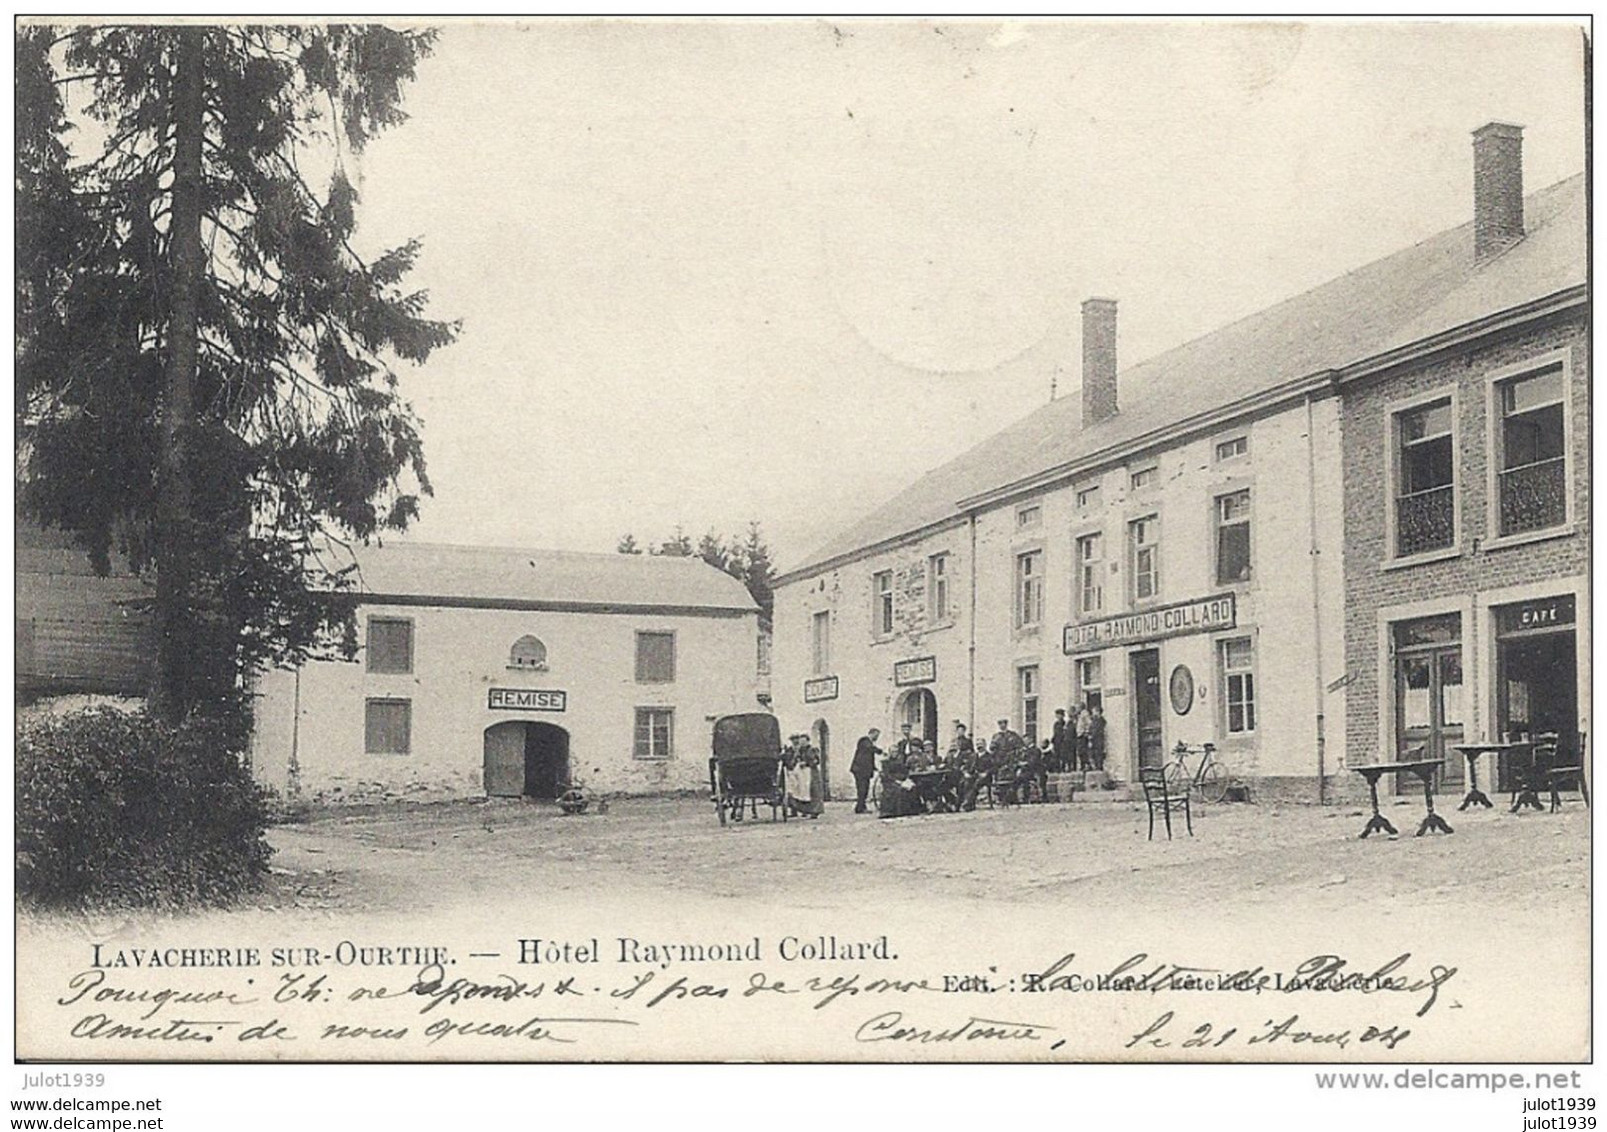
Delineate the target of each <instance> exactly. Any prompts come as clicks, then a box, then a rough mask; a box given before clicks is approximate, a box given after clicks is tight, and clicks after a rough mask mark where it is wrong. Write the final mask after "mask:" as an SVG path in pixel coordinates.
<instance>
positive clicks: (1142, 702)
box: [1128, 649, 1166, 768]
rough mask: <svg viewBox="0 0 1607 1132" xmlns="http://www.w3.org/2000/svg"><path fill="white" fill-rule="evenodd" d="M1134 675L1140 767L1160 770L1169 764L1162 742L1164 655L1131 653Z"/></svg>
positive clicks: (1152, 651)
mask: <svg viewBox="0 0 1607 1132" xmlns="http://www.w3.org/2000/svg"><path fill="white" fill-rule="evenodd" d="M1128 663H1129V664H1130V665H1131V666H1132V674H1133V738H1134V749H1135V750H1137V751H1138V765H1139V767H1140V768H1143V767H1158V766H1161V765H1163V764H1164V763H1165V762H1166V751H1165V748H1164V745H1163V742H1162V739H1161V654H1160V652H1159V650H1157V649H1142V650H1140V651H1139V652H1135V653H1133V654H1131V656H1130V657H1129V658H1128Z"/></svg>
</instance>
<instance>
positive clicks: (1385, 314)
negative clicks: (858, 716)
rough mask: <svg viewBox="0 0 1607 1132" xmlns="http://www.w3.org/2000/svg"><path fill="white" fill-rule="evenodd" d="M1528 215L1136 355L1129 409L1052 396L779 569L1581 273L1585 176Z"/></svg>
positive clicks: (862, 545) (1515, 302)
mask: <svg viewBox="0 0 1607 1132" xmlns="http://www.w3.org/2000/svg"><path fill="white" fill-rule="evenodd" d="M1524 218H1525V227H1526V234H1525V238H1524V239H1523V240H1522V241H1521V242H1520V243H1518V244H1516V245H1514V246H1513V247H1512V248H1509V249H1508V250H1506V251H1505V252H1503V253H1502V254H1500V255H1499V256H1497V257H1495V258H1493V259H1491V260H1488V261H1487V262H1485V263H1484V264H1483V265H1481V266H1475V264H1474V262H1473V224H1472V222H1471V221H1469V222H1468V223H1466V224H1463V225H1461V226H1459V227H1456V228H1452V229H1450V230H1448V231H1445V232H1441V233H1440V234H1438V235H1436V236H1433V237H1430V238H1429V239H1427V240H1424V241H1422V242H1421V243H1418V244H1414V245H1412V246H1411V247H1408V248H1405V249H1403V250H1401V251H1398V252H1395V253H1394V254H1392V255H1389V256H1386V257H1384V258H1383V259H1380V260H1375V261H1374V262H1372V263H1370V264H1367V265H1366V266H1364V267H1360V268H1357V269H1356V270H1354V271H1351V272H1348V273H1346V274H1344V275H1341V276H1339V277H1338V278H1337V279H1333V280H1330V281H1329V282H1327V283H1324V284H1322V285H1320V286H1318V287H1315V288H1313V289H1311V290H1309V291H1306V292H1305V293H1303V294H1300V295H1297V296H1295V297H1294V298H1291V299H1286V300H1285V301H1283V302H1281V303H1278V304H1276V305H1274V306H1271V307H1268V308H1266V309H1265V310H1262V311H1259V312H1257V313H1256V314H1252V315H1249V316H1248V317H1246V318H1242V319H1240V320H1239V321H1237V322H1233V323H1230V324H1228V325H1227V326H1224V327H1222V328H1221V329H1220V330H1216V331H1213V332H1211V333H1210V334H1207V335H1205V336H1203V337H1201V338H1196V339H1195V340H1193V341H1192V342H1187V343H1184V344H1183V345H1181V346H1178V347H1176V348H1174V349H1172V350H1168V351H1166V352H1165V353H1163V354H1159V355H1157V356H1155V357H1153V358H1150V359H1148V360H1146V361H1143V362H1139V363H1138V364H1136V365H1133V366H1130V367H1128V368H1126V369H1124V370H1122V371H1121V373H1120V375H1119V377H1118V390H1119V395H1118V399H1119V403H1120V405H1121V411H1120V412H1118V413H1117V414H1116V415H1115V416H1114V417H1112V418H1110V419H1108V420H1105V421H1101V422H1099V423H1097V424H1095V425H1092V426H1091V427H1089V428H1087V429H1084V428H1082V427H1081V423H1082V421H1081V416H1082V412H1081V408H1082V407H1081V398H1080V397H1077V396H1072V397H1066V398H1062V399H1060V400H1057V401H1052V402H1050V403H1049V404H1047V405H1044V406H1043V407H1041V408H1039V409H1037V410H1035V411H1034V412H1033V413H1031V414H1030V415H1028V416H1027V417H1025V418H1023V419H1022V420H1020V421H1018V422H1016V423H1015V424H1013V425H1011V426H1010V427H1008V428H1006V429H1005V430H1003V431H1002V432H999V433H996V434H995V435H994V436H992V437H990V438H989V439H987V440H985V441H983V442H982V443H981V444H979V445H977V446H976V447H975V448H973V449H971V450H970V451H968V452H966V453H964V454H963V455H961V456H959V457H956V458H955V459H953V460H950V461H949V462H948V463H946V464H943V465H941V466H940V467H938V468H936V469H934V470H933V471H931V472H928V473H927V474H926V475H925V476H923V477H922V478H920V479H919V480H917V481H915V483H913V484H911V485H910V486H909V487H908V488H906V489H905V490H904V491H903V492H901V493H899V494H898V495H896V496H894V497H893V498H892V499H891V500H889V501H888V502H887V503H885V504H883V505H882V506H881V507H879V508H877V509H876V510H875V511H873V512H872V513H870V514H869V515H867V516H866V517H865V518H863V519H861V520H860V521H859V522H857V523H855V524H853V525H852V526H850V527H848V528H847V529H846V530H844V531H843V532H842V533H841V534H840V535H838V536H837V537H836V538H834V539H832V540H831V541H830V542H828V543H827V544H826V545H824V546H822V547H820V548H819V549H818V550H816V551H815V552H814V553H813V554H811V555H809V556H808V557H807V558H805V559H804V560H803V561H802V562H801V563H799V564H798V565H797V566H794V567H793V568H791V569H790V570H788V571H787V574H786V575H785V576H784V579H783V580H785V578H786V577H791V576H794V575H798V574H802V573H806V572H808V571H810V570H812V569H813V568H815V567H819V566H821V565H824V564H826V563H829V562H831V561H833V560H835V559H840V558H844V557H847V556H851V555H853V554H854V553H855V552H857V551H860V550H863V549H866V548H869V547H872V546H875V545H878V544H881V543H885V542H888V541H891V540H894V539H897V538H899V537H900V536H903V535H907V534H912V533H914V532H916V531H919V530H922V529H925V528H927V527H931V526H934V525H937V524H940V523H942V522H943V521H944V520H947V519H953V518H958V517H960V516H961V515H963V513H964V512H963V510H962V508H961V506H960V503H961V501H962V500H966V499H971V498H973V497H976V496H980V495H984V494H986V493H989V492H992V491H997V490H1000V489H1004V488H1007V487H1009V486H1010V485H1012V484H1016V483H1020V482H1022V481H1024V480H1028V479H1030V478H1032V477H1034V476H1037V475H1040V474H1042V473H1045V472H1048V471H1050V470H1051V469H1054V468H1058V467H1060V466H1062V465H1065V464H1070V463H1073V462H1077V461H1084V462H1086V461H1091V460H1097V458H1098V456H1099V454H1100V453H1102V452H1107V451H1114V450H1117V449H1120V448H1121V447H1122V446H1123V445H1126V444H1130V443H1132V442H1134V441H1137V440H1139V439H1140V438H1142V437H1144V436H1146V435H1148V434H1150V433H1154V432H1156V431H1157V430H1162V429H1165V428H1167V427H1168V426H1171V425H1176V424H1181V423H1182V422H1185V421H1188V420H1190V419H1191V418H1194V417H1197V416H1200V415H1201V414H1205V413H1210V412H1212V411H1213V410H1218V409H1221V408H1223V407H1225V406H1228V405H1232V404H1235V403H1237V402H1239V401H1242V400H1245V399H1247V398H1252V397H1254V396H1256V395H1257V394H1260V393H1266V392H1269V391H1272V390H1276V389H1279V388H1280V387H1283V386H1286V385H1290V384H1291V383H1295V382H1298V381H1299V380H1300V379H1302V378H1309V377H1316V376H1319V375H1322V374H1325V373H1328V372H1330V371H1336V370H1342V369H1344V368H1345V367H1347V366H1352V365H1355V364H1357V363H1360V362H1363V361H1366V360H1368V359H1371V358H1375V357H1378V356H1380V355H1382V354H1385V353H1388V352H1390V351H1391V350H1395V349H1399V348H1402V347H1405V346H1408V345H1410V344H1412V343H1414V342H1419V341H1422V340H1423V339H1426V338H1430V337H1432V336H1434V335H1436V334H1440V333H1443V332H1446V331H1450V330H1454V329H1456V328H1457V327H1459V326H1464V325H1466V324H1468V323H1470V322H1473V321H1476V320H1478V319H1480V318H1483V317H1485V316H1487V315H1491V314H1495V313H1498V312H1500V311H1504V310H1509V309H1512V308H1514V307H1518V306H1522V305H1523V304H1525V303H1529V302H1533V301H1535V300H1538V299H1542V298H1545V297H1547V296H1549V295H1554V294H1557V293H1558V292H1560V291H1565V290H1568V289H1569V288H1571V287H1575V286H1579V285H1581V284H1583V283H1584V282H1585V261H1586V255H1585V251H1586V249H1585V178H1584V174H1582V173H1581V174H1578V175H1576V176H1574V177H1570V178H1568V179H1567V180H1564V181H1560V182H1558V183H1557V184H1555V185H1551V186H1550V187H1548V188H1545V189H1542V190H1540V191H1538V192H1536V193H1533V194H1531V195H1530V196H1528V197H1527V198H1525V201H1524Z"/></svg>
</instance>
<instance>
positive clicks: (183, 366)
mask: <svg viewBox="0 0 1607 1132" xmlns="http://www.w3.org/2000/svg"><path fill="white" fill-rule="evenodd" d="M174 34H175V39H176V46H177V50H176V56H177V57H176V59H175V61H174V97H173V210H172V215H171V225H172V227H171V229H170V231H169V235H168V248H169V255H170V257H171V263H172V280H173V284H172V287H173V289H172V296H171V302H170V309H169V318H168V326H167V364H166V372H165V374H164V382H163V386H164V388H163V397H162V419H161V459H160V463H159V465H158V472H157V505H156V548H155V549H156V554H155V559H156V633H157V642H156V672H155V677H154V686H153V687H152V690H151V708H152V710H153V711H154V712H155V713H156V714H157V715H158V716H159V717H160V718H163V719H166V720H168V721H170V722H177V721H179V720H181V719H183V718H184V717H185V716H186V715H187V714H188V713H189V711H190V709H191V708H192V707H194V706H195V701H196V698H197V691H198V689H197V687H196V683H197V682H196V679H195V676H196V675H198V674H199V672H200V671H201V670H202V666H204V665H206V664H207V661H208V659H209V658H206V657H202V656H197V655H196V653H197V652H198V651H204V650H200V649H199V648H198V645H199V642H198V641H197V633H196V630H197V628H198V626H197V624H196V612H197V611H196V608H195V599H196V596H197V595H196V592H195V591H196V581H197V571H196V565H197V564H196V549H197V547H196V521H195V514H194V507H193V503H192V492H191V487H190V475H191V469H190V460H189V440H190V436H191V434H192V433H193V432H194V429H195V377H196V365H197V335H198V329H197V320H198V314H199V301H200V292H201V276H202V272H203V271H204V270H205V259H204V251H203V248H202V246H201V188H202V158H201V143H202V138H203V135H204V132H205V126H206V78H205V75H204V73H203V66H204V60H205V46H206V45H205V38H204V37H205V34H206V33H205V29H203V28H199V27H184V28H179V29H177V30H176V31H175V33H174ZM210 659H212V660H213V661H215V660H216V658H210Z"/></svg>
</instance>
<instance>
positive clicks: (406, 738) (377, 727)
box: [363, 700, 413, 755]
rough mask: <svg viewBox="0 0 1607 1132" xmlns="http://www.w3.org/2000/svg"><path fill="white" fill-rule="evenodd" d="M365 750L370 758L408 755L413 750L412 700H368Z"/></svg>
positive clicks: (364, 719) (364, 725)
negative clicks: (372, 756) (373, 756)
mask: <svg viewBox="0 0 1607 1132" xmlns="http://www.w3.org/2000/svg"><path fill="white" fill-rule="evenodd" d="M363 716H364V718H363V731H364V738H363V749H364V750H366V751H367V752H368V753H369V754H371V755H406V754H411V753H412V750H413V703H412V701H411V700H369V701H368V702H367V703H366V705H365V711H364V713H363Z"/></svg>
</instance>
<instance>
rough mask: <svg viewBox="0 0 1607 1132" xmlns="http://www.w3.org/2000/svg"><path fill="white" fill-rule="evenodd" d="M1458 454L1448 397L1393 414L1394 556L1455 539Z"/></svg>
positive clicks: (1423, 550) (1421, 551)
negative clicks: (1454, 443) (1452, 430)
mask: <svg viewBox="0 0 1607 1132" xmlns="http://www.w3.org/2000/svg"><path fill="white" fill-rule="evenodd" d="M1455 508H1456V453H1455V452H1454V451H1453V450H1452V438H1451V401H1450V399H1449V398H1446V399H1445V400H1443V401H1436V402H1434V403H1433V404H1432V405H1424V406H1422V407H1420V408H1416V409H1409V410H1407V411H1406V412H1403V413H1397V414H1396V415H1395V555H1396V557H1399V558H1405V557H1407V556H1409V555H1413V554H1424V553H1427V552H1428V551H1431V550H1441V549H1444V548H1445V547H1448V546H1451V545H1452V544H1453V543H1454V542H1455V541H1456V511H1455Z"/></svg>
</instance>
